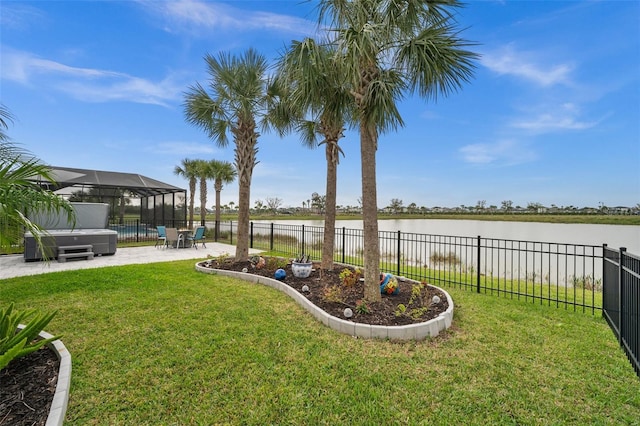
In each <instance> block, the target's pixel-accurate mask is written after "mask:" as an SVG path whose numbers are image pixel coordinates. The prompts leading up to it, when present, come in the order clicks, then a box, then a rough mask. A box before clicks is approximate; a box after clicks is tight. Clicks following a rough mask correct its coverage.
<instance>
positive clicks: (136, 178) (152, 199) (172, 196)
mask: <svg viewBox="0 0 640 426" xmlns="http://www.w3.org/2000/svg"><path fill="white" fill-rule="evenodd" d="M51 169H52V174H53V176H54V179H55V181H56V184H55V185H51V184H50V183H44V182H42V183H41V185H42V186H43V187H45V188H47V189H49V190H52V191H54V192H55V193H56V194H60V195H61V196H63V197H64V198H65V199H67V200H69V201H74V202H85V203H86V202H91V203H106V204H108V205H109V228H111V229H114V230H116V231H118V239H119V240H123V239H132V238H135V239H136V240H139V239H147V238H149V239H153V238H156V234H155V232H156V226H157V225H165V226H170V227H176V228H183V227H185V226H186V217H187V205H186V199H187V191H186V189H183V188H178V187H176V186H173V185H170V184H167V183H164V182H160V181H158V180H155V179H152V178H149V177H146V176H142V175H139V174H135V173H120V172H110V171H101V170H87V169H77V168H70V167H51Z"/></svg>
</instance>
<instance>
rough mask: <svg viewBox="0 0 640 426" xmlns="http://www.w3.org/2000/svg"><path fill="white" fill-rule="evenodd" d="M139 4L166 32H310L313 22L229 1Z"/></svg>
mask: <svg viewBox="0 0 640 426" xmlns="http://www.w3.org/2000/svg"><path fill="white" fill-rule="evenodd" d="M139 3H140V4H141V5H143V6H144V7H145V8H146V9H147V10H149V11H151V12H152V13H154V14H156V15H159V16H161V17H162V18H163V19H164V21H165V24H164V25H165V27H164V29H165V30H166V31H168V32H187V33H191V34H193V35H198V34H202V29H210V30H213V29H215V30H216V31H220V30H223V31H241V32H246V31H255V30H268V31H277V32H283V33H289V34H297V35H310V34H312V33H313V31H314V29H315V23H314V22H311V21H308V20H305V19H302V18H298V17H295V16H290V15H283V14H277V13H270V12H262V11H251V10H246V9H238V8H235V7H232V6H229V5H228V4H223V3H216V2H203V1H197V0H178V1H149V0H140V1H139Z"/></svg>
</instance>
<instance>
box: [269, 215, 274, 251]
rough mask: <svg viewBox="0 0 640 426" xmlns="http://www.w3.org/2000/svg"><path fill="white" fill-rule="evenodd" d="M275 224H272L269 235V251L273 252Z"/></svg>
mask: <svg viewBox="0 0 640 426" xmlns="http://www.w3.org/2000/svg"><path fill="white" fill-rule="evenodd" d="M273 238H274V237H273V222H271V231H270V233H269V250H271V251H273Z"/></svg>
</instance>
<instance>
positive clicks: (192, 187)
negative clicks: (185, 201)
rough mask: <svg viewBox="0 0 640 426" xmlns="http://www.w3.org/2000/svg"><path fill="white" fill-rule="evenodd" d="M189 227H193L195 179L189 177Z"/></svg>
mask: <svg viewBox="0 0 640 426" xmlns="http://www.w3.org/2000/svg"><path fill="white" fill-rule="evenodd" d="M189 192H191V194H190V196H189V229H193V210H194V207H195V204H196V198H195V197H196V180H195V179H189Z"/></svg>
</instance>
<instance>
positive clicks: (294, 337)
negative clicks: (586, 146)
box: [0, 261, 640, 425]
mask: <svg viewBox="0 0 640 426" xmlns="http://www.w3.org/2000/svg"><path fill="white" fill-rule="evenodd" d="M193 265H194V261H181V262H172V263H160V264H149V265H132V266H122V267H113V268H103V269H93V270H78V271H66V272H57V273H50V274H45V275H39V276H31V277H21V278H13V279H7V280H0V305H3V306H4V305H6V304H8V303H10V302H11V301H15V302H16V308H19V309H24V308H38V309H41V310H51V309H54V308H57V309H59V310H60V311H59V313H58V315H57V316H56V317H55V318H54V320H53V321H52V322H51V324H50V325H49V326H48V327H47V330H46V331H48V332H49V333H54V334H58V333H60V334H63V335H64V336H63V338H62V341H63V342H64V344H65V345H66V347H67V348H68V349H69V351H70V353H71V356H72V360H73V361H72V362H73V373H72V384H71V397H70V401H69V408H68V411H67V416H66V420H67V421H66V422H65V424H68V425H87V424H89V425H93V424H104V425H114V424H119V425H174V424H175V425H187V424H193V425H212V424H243V425H265V424H291V425H315V424H326V425H336V424H353V425H388V424H389V425H390V424H409V425H414V424H424V425H434V424H436V425H437V424H443V425H452V424H455V425H488V424H491V425H493V424H505V425H515V424H522V425H547V424H575V425H586V424H589V425H594V424H596V425H604V424H611V425H618V424H639V423H640V380H638V378H637V376H636V375H635V374H634V372H633V369H632V368H631V366H630V364H629V362H628V361H627V359H626V358H625V356H624V354H623V353H622V351H621V350H620V348H619V346H618V343H617V342H616V340H615V338H614V335H613V333H612V332H611V331H610V330H609V327H608V326H607V325H606V323H605V321H604V320H603V319H602V318H596V317H593V316H592V315H585V314H580V313H574V312H567V311H565V310H562V309H556V308H550V307H547V306H540V305H536V304H530V303H525V302H521V301H517V300H508V299H503V298H497V297H495V296H490V295H485V294H475V293H471V292H468V291H463V290H456V289H447V290H448V291H449V293H450V294H451V296H452V297H453V300H454V303H455V304H456V307H455V316H454V326H453V327H452V329H450V330H449V331H448V332H447V333H444V335H441V336H439V337H438V338H436V339H433V340H427V341H423V342H405V343H397V342H390V341H370V340H361V339H355V338H353V337H350V336H345V335H342V334H338V333H336V332H334V331H332V330H330V329H329V328H327V327H324V326H323V325H321V324H319V323H318V322H317V321H315V320H314V319H313V318H312V317H311V315H310V314H308V313H307V312H306V311H304V310H303V309H302V308H300V307H299V306H298V305H296V304H295V303H294V302H293V301H292V300H291V299H290V298H289V297H287V296H286V295H284V294H282V293H280V292H278V291H276V290H273V289H271V288H267V287H263V286H259V285H254V284H249V283H246V282H243V281H238V280H234V279H230V278H226V277H221V276H215V275H206V274H201V273H198V272H196V271H195V270H194V266H193Z"/></svg>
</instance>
